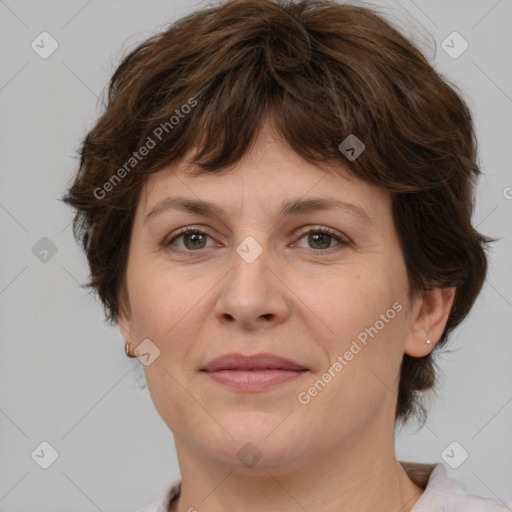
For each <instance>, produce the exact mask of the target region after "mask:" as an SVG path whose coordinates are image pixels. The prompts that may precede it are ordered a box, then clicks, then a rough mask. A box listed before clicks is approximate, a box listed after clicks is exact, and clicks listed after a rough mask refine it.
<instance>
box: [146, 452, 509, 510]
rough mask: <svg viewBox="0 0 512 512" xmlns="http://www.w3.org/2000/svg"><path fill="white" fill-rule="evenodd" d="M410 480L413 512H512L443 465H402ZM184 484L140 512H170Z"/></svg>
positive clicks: (168, 489)
mask: <svg viewBox="0 0 512 512" xmlns="http://www.w3.org/2000/svg"><path fill="white" fill-rule="evenodd" d="M400 464H402V466H403V468H404V469H405V471H406V472H407V474H408V475H409V477H410V479H411V480H412V481H413V482H415V483H416V484H417V485H419V486H420V487H423V488H424V489H425V491H424V492H423V494H422V495H421V497H420V499H419V500H418V501H417V503H416V505H415V506H414V508H413V509H412V512H512V503H508V504H506V503H505V502H502V501H499V500H493V499H489V498H481V497H479V496H474V495H472V494H468V493H466V492H465V491H464V489H463V488H462V486H461V485H460V484H459V483H458V482H457V481H456V480H454V479H453V478H450V477H448V475H447V473H446V469H445V467H444V466H443V464H442V463H437V464H421V463H418V462H402V461H400ZM180 487H181V481H177V482H174V483H172V484H171V485H170V486H168V487H166V488H165V489H163V490H162V492H161V493H160V494H159V495H158V496H157V497H156V499H155V500H154V501H153V502H152V503H151V504H150V505H148V506H147V507H144V508H141V509H139V510H137V511H136V512H168V510H169V505H170V503H171V502H172V501H173V500H176V499H177V498H178V497H179V494H180Z"/></svg>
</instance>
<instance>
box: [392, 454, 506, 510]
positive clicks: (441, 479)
mask: <svg viewBox="0 0 512 512" xmlns="http://www.w3.org/2000/svg"><path fill="white" fill-rule="evenodd" d="M401 464H402V465H403V466H404V469H405V470H406V471H407V473H408V474H409V476H410V478H411V479H412V480H414V481H417V480H421V479H423V482H424V481H425V477H426V478H428V481H427V482H426V487H425V490H424V492H423V494H422V495H421V497H420V499H419V500H418V501H417V503H416V505H415V506H414V508H413V509H412V511H411V512H510V511H511V510H512V503H504V502H502V501H499V500H495V499H490V498H482V497H480V496H475V495H473V494H469V493H467V492H466V491H465V490H464V489H463V487H462V486H461V485H460V484H459V483H458V482H457V480H454V479H453V478H451V477H449V476H448V474H447V472H446V468H445V467H444V466H443V464H442V463H437V464H417V463H401ZM423 482H422V483H423ZM422 487H424V485H422Z"/></svg>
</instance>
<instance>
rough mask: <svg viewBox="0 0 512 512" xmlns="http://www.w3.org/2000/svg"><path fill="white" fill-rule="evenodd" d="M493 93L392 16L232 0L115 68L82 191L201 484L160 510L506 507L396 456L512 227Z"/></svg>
mask: <svg viewBox="0 0 512 512" xmlns="http://www.w3.org/2000/svg"><path fill="white" fill-rule="evenodd" d="M479 173H480V170H479V168H478V166H477V164H476V149H475V142H474V132H473V126H472V120H471V115H470V112H469V110H468V108H467V106H466V105H465V103H464V102H463V100H462V99H461V97H460V96H459V95H458V94H457V93H456V92H455V90H454V88H453V87H451V86H449V85H448V84H447V83H446V82H445V81H443V79H442V78H441V77H440V76H439V75H438V74H437V73H436V72H435V71H434V70H433V69H432V67H431V66H430V65H429V63H428V62H427V61H426V59H425V58H424V57H423V55H422V54H421V53H420V52H419V51H418V50H417V49H416V48H415V47H414V46H413V45H412V44H411V43H410V42H409V41H408V40H407V39H405V38H404V37H403V36H402V35H401V34H400V33H399V32H398V31H397V30H396V29H395V28H393V27H392V26H390V24H389V23H388V22H386V21H385V20H384V19H382V18H381V17H380V16H379V15H377V14H376V13H375V12H373V11H371V10H369V9H366V8H361V7H355V6H349V5H340V4H337V3H336V2H330V1H317V2H313V1H311V2H309V1H304V2H296V3H286V4H285V3H282V2H281V3H278V2H274V1H270V0H265V1H252V0H242V1H231V2H227V3H224V4H222V5H219V6H217V7H211V8H208V9H204V10H201V11H197V12H195V13H193V14H191V15H189V16H187V17H185V18H183V19H181V20H179V21H178V22H176V23H174V24H173V25H172V26H170V27H169V29H168V30H166V31H165V32H163V33H161V34H158V35H156V36H154V37H152V38H151V39H149V40H148V41H146V42H144V43H143V44H141V45H140V46H139V47H138V48H136V49H135V50H134V51H132V52H131V53H130V55H128V56H127V57H126V58H125V59H124V60H123V62H122V63H121V64H120V66H119V67H118V69H117V70H116V71H115V73H114V75H113V77H112V80H111V84H110V91H109V98H108V104H107V106H106V110H105V113H104V114H103V115H102V117H101V118H100V119H99V121H98V122H97V124H96V126H95V127H94V128H93V129H92V130H91V131H90V133H89V134H88V135H87V137H86V138H85V140H84V142H83V146H82V148H81V162H80V169H79V172H78V174H77V176H76V179H75V181H74V183H73V184H72V186H71V187H70V189H69V191H68V193H67V195H66V196H65V198H64V199H65V201H66V202H67V203H68V204H69V205H71V206H72V207H74V208H75V209H76V216H75V222H74V233H75V236H76V237H77V239H78V240H79V241H80V243H81V244H82V246H83V248H84V250H85V252H86V254H87V257H88V261H89V265H90V270H91V280H90V283H89V286H91V287H93V288H94V289H95V290H96V291H97V293H98V295H99V296H100V298H101V300H102V302H103V304H104V306H105V312H106V316H107V319H108V320H109V321H110V322H111V323H118V325H119V327H120V329H121V332H122V334H123V337H124V338H125V343H126V344H125V349H126V353H127V355H129V356H130V357H138V358H139V359H140V361H141V362H142V363H143V365H144V371H145V377H146V382H147V385H148V388H149V391H150V394H151V397H152V400H153V402H154V404H155V407H156V408H157V410H158V412H159V414H160V415H161V417H162V419H163V420H164V421H165V423H166V424H167V425H168V427H169V428H170V429H171V431H172V432H173V435H174V439H175V444H176V450H177V454H178V460H179V466H180V470H181V476H182V478H181V481H180V482H175V483H173V484H172V485H171V486H169V487H168V488H166V489H164V490H163V491H162V493H161V494H160V496H158V497H157V499H156V500H155V502H154V503H152V504H151V505H150V506H149V507H148V508H146V509H144V510H147V511H157V510H158V511H161V510H166V511H167V510H169V511H171V510H172V511H178V512H184V511H192V510H199V511H201V510H209V511H214V512H216V511H225V510H244V511H261V510H265V511H266V510H279V511H281V512H286V511H295V510H308V511H317V510H322V511H335V510H336V511H339V510H358V511H366V510H368V511H369V510H372V511H375V510H383V511H384V510H386V511H390V510H396V511H401V512H407V511H414V512H422V511H434V510H436V511H437V510H445V511H447V512H449V511H455V510H462V509H463V510H465V511H484V510H485V511H491V510H505V509H506V508H505V505H504V504H502V503H501V502H499V501H494V500H488V499H483V498H478V497H475V496H470V495H468V494H466V493H465V492H464V491H463V490H462V488H461V487H460V486H459V484H458V483H456V482H455V481H454V480H451V479H449V478H448V477H447V475H446V471H445V468H444V466H443V465H442V464H441V463H439V464H435V465H427V464H419V463H406V462H400V461H397V460H396V457H395V451H394V432H395V425H396V424H398V423H400V422H401V423H405V422H406V421H407V420H408V419H409V418H411V417H413V416H414V415H418V416H420V417H423V418H424V416H425V410H424V408H423V406H422V404H421V397H422V392H424V391H426V390H428V389H430V388H432V387H433V385H434V382H435V373H434V365H433V355H432V354H433V353H434V352H435V351H438V350H439V348H440V347H441V346H443V345H444V344H445V343H446V342H447V340H448V337H449V334H450V333H451V331H452V330H453V329H454V328H455V327H456V326H457V325H458V324H459V323H460V322H461V321H462V320H463V319H464V318H465V317H466V315H467V314H468V312H469V311H470V309H471V307H472V305H473V303H474V302H475V300H476V298H477V296H478V294H479V291H480V289H481V287H482V284H483V282H484V280H485V275H486V270H487V260H486V254H485V249H486V245H487V244H488V243H489V242H490V241H491V239H490V238H487V237H485V236H483V235H481V234H479V233H478V232H477V231H476V230H475V229H474V228H473V227H472V225H471V212H472V207H473V204H472V194H473V186H474V183H475V180H476V178H477V177H478V175H479Z"/></svg>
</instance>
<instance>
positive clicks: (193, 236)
mask: <svg viewBox="0 0 512 512" xmlns="http://www.w3.org/2000/svg"><path fill="white" fill-rule="evenodd" d="M180 238H182V239H183V243H184V247H180V246H178V249H181V250H182V251H195V250H198V249H205V248H206V239H207V238H211V237H210V235H208V234H207V233H205V232H204V231H201V230H200V229H198V228H194V227H193V226H187V227H186V228H183V229H182V230H181V231H180V232H178V233H177V234H176V235H175V236H173V237H172V238H171V239H169V240H167V241H166V242H164V245H165V246H166V247H168V246H171V245H174V242H175V241H176V240H179V239H180ZM173 250H174V249H173Z"/></svg>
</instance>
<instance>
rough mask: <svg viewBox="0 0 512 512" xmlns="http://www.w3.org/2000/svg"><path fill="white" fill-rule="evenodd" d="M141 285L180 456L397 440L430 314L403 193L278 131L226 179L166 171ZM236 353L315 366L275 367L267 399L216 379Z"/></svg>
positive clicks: (155, 389)
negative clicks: (412, 358) (414, 298)
mask: <svg viewBox="0 0 512 512" xmlns="http://www.w3.org/2000/svg"><path fill="white" fill-rule="evenodd" d="M169 198H174V199H175V201H174V203H173V204H174V206H173V204H171V202H170V201H167V203H166V202H165V200H167V199H169ZM177 198H180V199H186V200H189V201H204V202H208V203H212V204H213V205H214V206H215V208H216V209H217V210H218V211H216V212H211V211H208V210H207V209H206V208H197V207H196V208H190V207H189V208H186V207H185V206H183V204H182V206H181V207H178V206H176V205H177V204H178V202H177ZM312 200H316V201H315V202H313V201H312ZM162 201H164V203H162ZM292 202H296V203H295V204H294V205H293V206H290V205H291V204H292ZM334 202H337V203H336V204H335V203H334ZM286 205H288V206H289V207H288V208H287V209H286V210H284V211H283V208H284V206H286ZM155 208H157V209H156V210H154V209H155ZM151 211H153V213H152V214H150V212H151ZM148 214H149V215H148ZM183 228H189V230H190V231H189V232H188V233H185V234H183V233H181V230H183ZM126 283H127V297H126V299H125V305H124V311H121V312H120V326H121V329H122V332H123V335H124V336H125V337H126V338H127V339H130V340H132V347H133V345H137V344H138V343H140V342H142V340H146V339H149V340H151V345H148V346H150V347H152V348H151V350H149V353H152V354H153V355H151V356H147V359H148V361H152V362H151V364H148V365H147V366H144V371H145V376H146V381H147V384H148V388H149V391H150V393H151V396H152V399H153V401H154V404H155V406H156V408H157V410H158V412H159V414H160V415H161V417H162V418H163V420H164V421H165V423H166V424H167V425H168V426H169V428H170V429H171V430H172V432H173V434H174V437H175V441H176V446H177V448H178V451H179V449H180V447H181V448H182V449H183V450H185V449H186V450H188V451H190V452H191V453H192V452H193V453H195V454H197V455H198V456H199V454H200V456H201V457H207V458H209V459H210V460H212V461H217V462H219V463H223V464H224V463H226V464H230V465H233V466H241V463H240V460H241V459H240V458H239V456H237V453H238V452H239V450H240V449H242V454H243V453H244V452H243V450H246V451H247V450H249V451H251V450H254V448H249V447H247V446H246V445H247V443H252V444H253V445H255V446H256V447H257V449H258V450H259V452H260V454H261V456H262V459H261V460H260V462H258V466H259V467H267V468H268V467H273V468H278V467H279V468H281V467H285V466H293V465H294V464H295V463H296V462H297V461H298V460H302V461H304V460H305V457H306V456H308V457H309V456H311V454H315V455H317V456H319V457H321V456H322V454H323V456H325V455H326V454H328V453H331V451H332V449H333V446H337V447H340V449H341V448H342V447H343V446H345V445H347V444H349V443H354V442H357V440H358V439H363V438H364V436H365V433H368V432H369V431H370V430H372V429H373V431H375V430H376V429H383V428H386V429H387V430H388V431H389V429H393V427H394V408H395V402H396V396H395V394H394V393H393V392H392V390H396V389H397V385H398V380H399V369H400V363H401V361H402V357H403V354H404V350H406V346H407V343H408V340H410V339H412V338H411V336H412V335H411V332H413V331H414V329H413V328H414V320H415V312H416V309H414V307H413V305H411V304H410V303H409V301H408V281H407V275H406V268H405V264H404V260H403V256H402V253H401V249H400V245H399V239H398V236H397V233H396V231H395V228H394V225H393V221H392V216H391V197H390V195H389V193H387V192H385V191H383V190H382V189H379V188H377V187H375V186H373V185H370V184H368V183H365V182H362V181H359V180H357V179H355V178H354V177H351V175H350V174H348V172H347V171H346V170H344V169H343V168H342V167H341V165H340V167H338V168H336V170H334V169H331V170H327V169H320V168H319V167H317V166H315V165H312V164H310V163H308V162H306V161H304V160H302V159H301V158H300V157H299V156H297V155H296V154H295V153H294V152H293V151H292V150H291V149H289V148H288V147H287V146H285V145H284V144H283V143H282V142H281V141H280V140H279V138H278V137H277V136H275V135H271V132H270V131H263V132H262V135H261V136H260V138H259V139H258V140H257V142H256V144H255V145H254V147H253V149H252V150H251V152H250V153H248V154H247V155H246V157H245V158H244V159H243V160H242V161H241V162H239V163H238V164H237V165H236V166H234V167H232V168H230V169H226V170H223V171H222V172H220V173H216V174H204V175H201V176H193V175H191V174H190V173H188V172H187V170H186V168H185V166H184V165H176V166H174V167H172V168H166V169H163V170H162V171H160V172H159V173H157V174H153V175H151V176H150V177H149V179H148V181H147V182H146V185H145V187H144V189H143V190H142V194H141V197H140V201H139V204H138V208H137V211H136V216H135V219H134V225H133V233H132V238H131V246H130V252H129V261H128V267H127V274H126ZM146 343H148V342H146ZM155 347H157V348H155ZM152 351H153V352H152ZM158 351H159V354H158V356H157V357H156V358H155V359H154V360H153V357H154V356H155V354H157V353H158ZM146 352H147V350H146ZM232 353H237V354H243V355H254V354H262V353H265V354H272V355H275V356H279V357H282V358H286V359H289V360H291V361H293V362H295V363H296V364H297V365H299V366H300V367H301V368H303V369H304V371H300V372H299V371H291V372H288V373H285V372H283V371H279V370H275V371H274V373H273V374H272V375H273V376H274V377H272V375H270V373H269V371H268V370H267V373H265V372H263V371H262V372H261V373H260V375H261V379H260V380H265V379H266V378H277V380H278V382H277V383H274V384H268V385H267V386H266V387H265V386H263V387H262V386H261V383H260V384H257V383H256V385H255V387H253V388H250V386H249V384H248V382H249V381H247V380H246V381H245V383H246V387H245V388H243V387H236V386H235V387H234V386H233V385H230V384H229V383H232V382H233V380H235V381H236V378H237V377H236V375H235V372H233V371H232V372H231V373H229V371H224V374H223V375H224V376H226V379H228V380H227V381H221V380H219V378H218V377H219V376H220V374H221V372H219V373H217V374H215V372H206V371H203V369H204V368H205V367H207V365H208V363H210V362H211V361H212V360H213V359H215V358H217V357H218V356H222V355H225V354H232ZM423 355H424V354H423ZM240 375H242V374H241V373H240V372H239V373H238V376H240ZM269 375H270V377H269ZM276 375H278V377H275V376H276ZM286 377H289V378H286ZM256 380H257V379H256ZM242 381H243V377H242ZM251 382H253V381H251ZM258 382H260V381H259V380H258ZM253 384H254V382H253ZM248 386H249V387H248ZM258 386H259V387H258ZM244 447H245V448H244ZM239 455H240V454H239Z"/></svg>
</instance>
